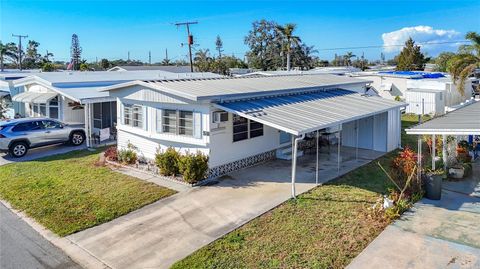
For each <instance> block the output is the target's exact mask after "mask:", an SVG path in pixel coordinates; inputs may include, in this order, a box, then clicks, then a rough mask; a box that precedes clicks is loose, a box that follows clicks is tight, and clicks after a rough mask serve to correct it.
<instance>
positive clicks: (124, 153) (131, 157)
mask: <svg viewBox="0 0 480 269" xmlns="http://www.w3.org/2000/svg"><path fill="white" fill-rule="evenodd" d="M137 159H138V156H137V153H136V152H135V151H133V150H132V149H121V150H119V151H118V161H119V162H121V163H126V164H135V163H136V162H137Z"/></svg>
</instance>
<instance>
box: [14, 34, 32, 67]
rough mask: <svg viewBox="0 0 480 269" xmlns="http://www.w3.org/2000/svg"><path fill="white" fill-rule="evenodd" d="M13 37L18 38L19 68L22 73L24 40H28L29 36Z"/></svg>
mask: <svg viewBox="0 0 480 269" xmlns="http://www.w3.org/2000/svg"><path fill="white" fill-rule="evenodd" d="M12 36H13V37H18V68H19V69H20V71H22V38H27V37H28V35H14V34H12Z"/></svg>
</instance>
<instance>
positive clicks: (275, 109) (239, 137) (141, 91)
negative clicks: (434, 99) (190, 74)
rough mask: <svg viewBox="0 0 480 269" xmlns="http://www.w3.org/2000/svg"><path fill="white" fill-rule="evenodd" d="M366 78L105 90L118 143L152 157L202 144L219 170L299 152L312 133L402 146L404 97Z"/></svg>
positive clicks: (346, 142)
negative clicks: (369, 91) (383, 91)
mask: <svg viewBox="0 0 480 269" xmlns="http://www.w3.org/2000/svg"><path fill="white" fill-rule="evenodd" d="M366 84H367V82H366V81H364V80H360V79H355V78H350V77H343V76H337V75H327V74H325V75H289V76H269V77H246V78H220V79H186V80H148V81H134V82H129V83H123V84H119V85H114V86H110V87H106V88H105V90H106V91H109V92H110V96H111V97H115V98H116V100H117V109H118V112H117V115H118V119H117V122H118V125H117V129H118V147H119V149H125V148H127V147H129V145H133V147H134V148H135V150H136V151H137V153H138V154H139V155H140V156H141V157H143V158H144V159H146V160H148V159H154V158H155V154H156V153H157V152H159V151H163V150H165V149H166V148H168V147H174V148H175V149H176V150H178V151H180V152H183V153H185V152H191V153H194V152H197V151H200V152H202V153H204V154H206V155H208V156H209V167H210V171H209V176H210V177H211V178H213V177H218V176H221V175H223V174H226V173H229V172H231V171H233V170H237V169H241V168H243V167H246V166H250V165H253V164H255V163H258V162H262V161H265V160H269V159H273V158H285V159H292V160H295V159H296V157H297V156H299V155H301V154H302V150H307V149H306V147H305V148H304V149H302V148H299V147H298V146H299V145H302V144H308V143H307V142H311V141H316V144H317V145H318V144H319V141H322V145H325V146H328V147H330V145H332V146H335V145H340V144H341V145H342V146H348V147H352V148H361V149H367V150H372V151H376V152H388V151H391V150H394V149H396V148H398V147H399V146H400V130H401V125H400V108H401V107H404V106H405V104H404V103H401V102H396V101H392V100H388V99H384V98H380V97H377V96H368V95H366V94H364V93H365V87H366ZM315 136H316V137H317V139H316V140H315V139H313V138H314V137H315ZM292 144H293V145H294V147H293V148H292ZM314 144H315V142H314Z"/></svg>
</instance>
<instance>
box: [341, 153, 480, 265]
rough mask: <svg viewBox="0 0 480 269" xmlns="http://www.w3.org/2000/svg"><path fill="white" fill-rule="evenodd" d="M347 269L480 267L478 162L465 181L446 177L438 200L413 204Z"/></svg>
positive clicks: (479, 166)
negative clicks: (472, 172) (454, 180)
mask: <svg viewBox="0 0 480 269" xmlns="http://www.w3.org/2000/svg"><path fill="white" fill-rule="evenodd" d="M347 268H349V269H363V268H392V269H393V268H399V269H401V268H422V269H429V268H432V269H433V268H480V163H477V164H476V167H475V171H474V176H472V177H470V178H469V179H466V180H463V181H460V182H451V181H444V184H443V192H442V199H441V200H439V201H433V200H428V199H423V200H421V201H420V202H418V203H417V204H415V207H414V209H413V210H412V211H411V212H408V213H406V214H405V215H404V216H403V217H402V218H401V219H400V220H398V221H396V222H395V223H393V224H392V225H390V226H389V227H387V229H385V230H384V231H383V232H382V233H381V234H380V236H378V237H377V238H376V239H375V240H374V241H373V242H372V243H371V244H370V245H369V246H368V247H367V248H366V249H365V250H364V251H363V252H362V253H361V254H360V255H359V256H358V257H357V258H355V259H354V260H353V261H352V263H351V264H350V265H349V266H348V267H347Z"/></svg>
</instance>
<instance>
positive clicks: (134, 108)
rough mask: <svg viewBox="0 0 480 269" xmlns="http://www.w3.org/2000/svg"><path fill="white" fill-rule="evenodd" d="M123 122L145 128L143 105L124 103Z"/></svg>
mask: <svg viewBox="0 0 480 269" xmlns="http://www.w3.org/2000/svg"><path fill="white" fill-rule="evenodd" d="M123 124H125V125H129V126H132V127H137V128H143V107H142V106H139V105H126V104H124V105H123Z"/></svg>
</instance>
